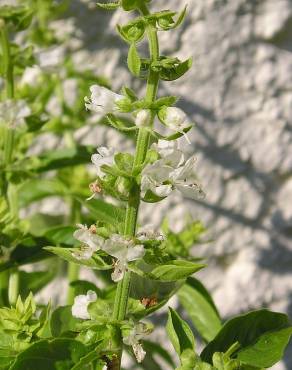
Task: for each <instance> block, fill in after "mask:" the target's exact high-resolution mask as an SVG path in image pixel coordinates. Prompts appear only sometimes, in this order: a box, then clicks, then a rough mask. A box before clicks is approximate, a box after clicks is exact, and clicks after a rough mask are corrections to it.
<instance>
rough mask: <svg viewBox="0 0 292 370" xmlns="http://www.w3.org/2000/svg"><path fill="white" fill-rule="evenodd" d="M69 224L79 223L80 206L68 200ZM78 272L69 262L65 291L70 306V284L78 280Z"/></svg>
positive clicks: (73, 295) (72, 288)
mask: <svg viewBox="0 0 292 370" xmlns="http://www.w3.org/2000/svg"><path fill="white" fill-rule="evenodd" d="M70 202H71V204H70V220H69V221H70V223H71V224H77V223H80V216H81V204H80V203H79V202H77V201H76V200H75V199H70ZM79 272H80V266H79V265H77V264H76V263H72V262H69V263H68V267H67V277H68V284H69V287H68V291H67V304H68V305H71V304H73V302H74V297H75V288H74V287H73V286H71V285H70V284H71V283H72V282H73V281H76V280H78V278H79Z"/></svg>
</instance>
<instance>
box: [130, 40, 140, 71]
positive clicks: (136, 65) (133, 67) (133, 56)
mask: <svg viewBox="0 0 292 370" xmlns="http://www.w3.org/2000/svg"><path fill="white" fill-rule="evenodd" d="M127 62H128V67H129V70H130V72H131V73H132V74H133V75H134V76H136V77H139V75H140V69H141V59H140V56H139V54H138V50H137V47H136V44H135V43H132V44H131V46H130V48H129V53H128V59H127Z"/></svg>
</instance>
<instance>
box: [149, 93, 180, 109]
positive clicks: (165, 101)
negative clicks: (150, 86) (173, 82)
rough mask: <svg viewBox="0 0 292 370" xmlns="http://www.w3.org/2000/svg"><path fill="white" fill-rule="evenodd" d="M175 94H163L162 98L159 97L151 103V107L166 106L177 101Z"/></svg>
mask: <svg viewBox="0 0 292 370" xmlns="http://www.w3.org/2000/svg"><path fill="white" fill-rule="evenodd" d="M177 100H178V99H177V97H176V96H164V97H163V98H159V99H157V100H155V102H154V103H153V108H155V109H159V108H160V107H163V106H167V107H170V106H172V105H174V104H175V103H176V102H177Z"/></svg>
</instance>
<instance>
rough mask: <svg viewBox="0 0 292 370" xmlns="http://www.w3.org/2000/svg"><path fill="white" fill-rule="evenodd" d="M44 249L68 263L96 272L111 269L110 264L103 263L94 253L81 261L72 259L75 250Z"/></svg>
mask: <svg viewBox="0 0 292 370" xmlns="http://www.w3.org/2000/svg"><path fill="white" fill-rule="evenodd" d="M44 249H45V250H46V251H48V252H51V253H54V254H56V255H57V256H59V257H61V258H63V259H64V260H66V261H68V262H73V263H76V264H77V265H80V266H87V267H91V268H92V269H96V270H109V269H112V267H113V266H112V264H111V263H110V262H109V263H107V262H105V260H104V259H103V258H102V257H101V256H99V255H97V253H95V254H94V255H93V256H92V257H91V258H89V259H86V260H85V259H84V260H83V259H77V258H75V257H73V255H72V253H73V252H74V251H75V252H76V248H61V247H45V248H44Z"/></svg>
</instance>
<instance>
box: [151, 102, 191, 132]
mask: <svg viewBox="0 0 292 370" xmlns="http://www.w3.org/2000/svg"><path fill="white" fill-rule="evenodd" d="M158 116H159V119H160V120H161V121H162V123H164V124H165V126H167V127H168V128H170V129H171V130H173V131H177V132H182V131H183V130H184V129H186V128H188V127H190V123H189V122H188V117H187V115H186V114H185V112H184V111H183V110H181V109H180V108H176V107H165V108H162V109H161V110H160V111H159V114H158Z"/></svg>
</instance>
